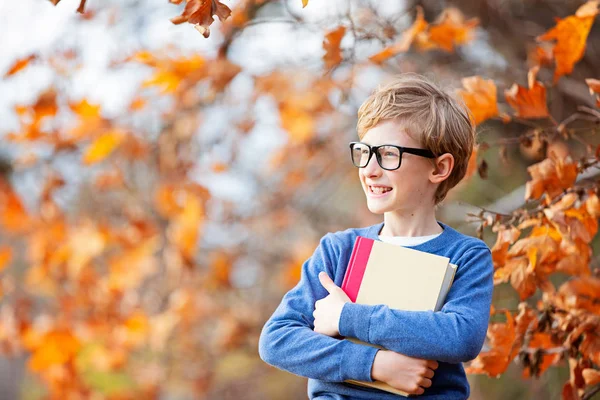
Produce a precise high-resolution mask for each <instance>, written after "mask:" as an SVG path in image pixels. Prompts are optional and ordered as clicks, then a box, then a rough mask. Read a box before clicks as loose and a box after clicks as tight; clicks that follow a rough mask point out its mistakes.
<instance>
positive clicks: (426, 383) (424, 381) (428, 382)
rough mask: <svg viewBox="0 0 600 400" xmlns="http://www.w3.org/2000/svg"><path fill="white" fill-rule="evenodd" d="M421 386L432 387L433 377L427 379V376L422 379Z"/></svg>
mask: <svg viewBox="0 0 600 400" xmlns="http://www.w3.org/2000/svg"><path fill="white" fill-rule="evenodd" d="M419 386H421V387H424V388H428V387H431V379H427V378H423V379H421V382H420V383H419Z"/></svg>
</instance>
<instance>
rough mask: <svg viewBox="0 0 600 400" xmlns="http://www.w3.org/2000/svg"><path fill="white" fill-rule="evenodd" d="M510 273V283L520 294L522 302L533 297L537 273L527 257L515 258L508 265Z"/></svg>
mask: <svg viewBox="0 0 600 400" xmlns="http://www.w3.org/2000/svg"><path fill="white" fill-rule="evenodd" d="M507 264H508V265H510V267H507V269H508V270H510V271H511V273H510V283H511V285H512V287H513V288H515V290H516V291H517V293H518V294H519V298H520V299H521V301H523V300H525V299H527V298H529V297H531V296H532V295H533V294H534V293H535V291H536V289H537V285H536V280H535V273H534V268H533V266H532V264H531V263H530V262H529V260H528V259H527V257H518V258H514V259H512V260H511V261H509V262H508V263H507Z"/></svg>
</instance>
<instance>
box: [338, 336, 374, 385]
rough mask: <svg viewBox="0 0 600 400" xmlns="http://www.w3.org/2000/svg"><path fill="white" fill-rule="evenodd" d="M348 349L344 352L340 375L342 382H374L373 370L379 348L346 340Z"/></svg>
mask: <svg viewBox="0 0 600 400" xmlns="http://www.w3.org/2000/svg"><path fill="white" fill-rule="evenodd" d="M343 342H344V343H346V347H345V348H344V350H343V351H342V360H341V365H340V374H341V376H342V380H344V381H345V380H348V379H353V380H356V381H363V382H373V378H372V377H371V370H372V369H373V362H374V361H375V355H376V354H377V352H378V351H379V349H378V348H377V347H371V346H367V345H361V344H356V343H352V342H351V341H349V340H344V341H343Z"/></svg>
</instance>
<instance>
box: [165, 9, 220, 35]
mask: <svg viewBox="0 0 600 400" xmlns="http://www.w3.org/2000/svg"><path fill="white" fill-rule="evenodd" d="M213 15H216V16H217V17H218V18H219V20H220V21H221V22H223V21H225V20H226V19H227V18H228V17H229V16H230V15H231V10H230V9H229V7H227V6H226V5H225V4H223V3H221V2H220V1H219V0H187V3H186V5H185V8H184V10H183V13H182V14H181V15H180V16H178V17H175V18H171V22H173V23H174V24H175V25H178V24H182V23H184V22H189V23H190V24H194V25H195V28H196V29H198V31H199V32H200V33H202V35H203V36H204V37H206V38H207V37H209V36H210V28H209V27H210V25H211V24H212V23H213V22H214V18H213Z"/></svg>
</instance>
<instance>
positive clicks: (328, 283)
mask: <svg viewBox="0 0 600 400" xmlns="http://www.w3.org/2000/svg"><path fill="white" fill-rule="evenodd" d="M319 281H320V282H321V285H323V287H324V288H325V290H327V291H328V292H329V294H331V293H332V292H333V291H334V290H336V289H337V288H338V287H337V285H336V284H335V283H334V282H333V281H332V280H331V278H330V277H329V275H327V273H325V272H319Z"/></svg>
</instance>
